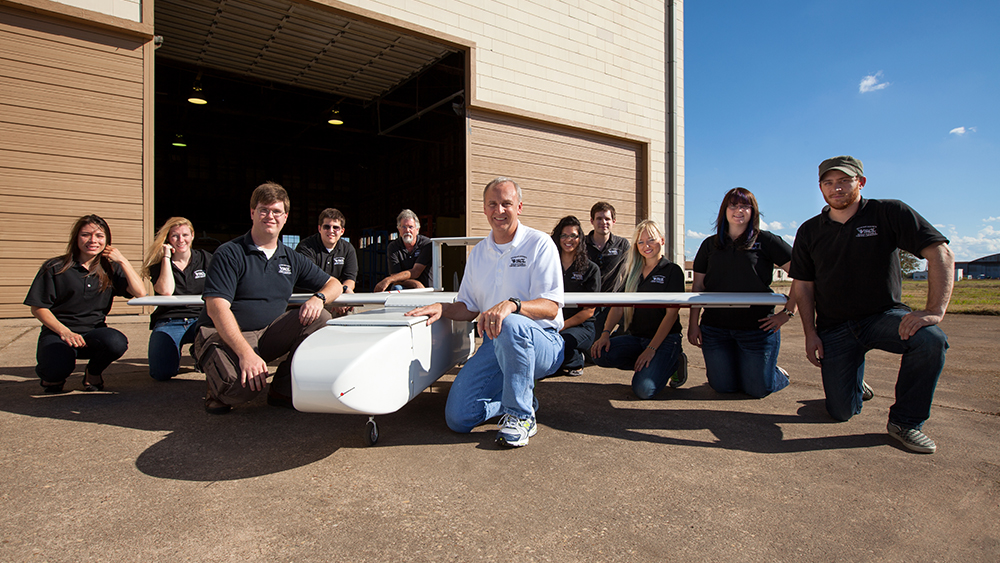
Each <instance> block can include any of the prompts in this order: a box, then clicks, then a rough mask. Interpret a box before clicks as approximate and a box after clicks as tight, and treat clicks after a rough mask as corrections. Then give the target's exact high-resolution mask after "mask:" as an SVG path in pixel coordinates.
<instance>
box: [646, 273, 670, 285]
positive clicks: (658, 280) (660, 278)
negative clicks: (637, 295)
mask: <svg viewBox="0 0 1000 563" xmlns="http://www.w3.org/2000/svg"><path fill="white" fill-rule="evenodd" d="M666 281H667V278H665V277H664V276H661V275H655V276H653V277H652V278H650V279H649V283H658V284H660V285H663V284H664V283H666Z"/></svg>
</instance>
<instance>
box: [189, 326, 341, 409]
mask: <svg viewBox="0 0 1000 563" xmlns="http://www.w3.org/2000/svg"><path fill="white" fill-rule="evenodd" d="M330 318H331V317H330V313H329V312H328V311H326V310H323V312H322V313H321V314H320V316H319V318H318V319H316V320H315V321H314V322H313V323H312V324H310V325H308V326H302V323H300V322H299V311H298V310H294V311H287V312H285V313H284V314H283V315H281V316H280V317H278V318H277V319H275V320H274V322H272V323H271V324H270V325H268V326H267V327H265V328H263V329H261V330H247V331H243V332H242V333H241V334H243V338H245V339H246V340H247V342H248V343H249V344H250V346H252V347H253V349H254V350H255V351H256V352H257V354H258V355H260V357H261V359H263V360H264V361H265V362H271V361H274V360H276V359H278V358H280V357H281V356H283V355H284V354H288V357H287V358H285V359H284V360H283V361H282V362H281V363H280V364H278V369H277V370H276V371H275V373H274V379H272V380H271V385H270V388H269V390H268V393H269V394H272V395H278V396H279V397H282V398H290V397H291V396H292V355H293V354H295V349H296V348H298V347H299V344H302V341H303V340H305V339H306V337H307V336H309V335H310V334H312V333H314V332H316V331H317V330H319V329H321V328H323V327H324V326H325V325H326V321H328V320H330ZM193 349H194V357H195V360H196V361H197V362H198V365H200V366H201V370H202V371H203V372H205V379H206V380H207V381H208V392H209V394H210V395H211V397H212V398H215V399H217V400H219V401H222V402H223V403H225V404H227V405H230V406H235V405H241V404H243V403H247V402H249V401H252V400H253V399H254V398H255V397H256V396H257V394H258V393H260V391H254V390H253V389H251V388H250V387H249V386H247V387H244V386H243V384H242V383H240V359H239V357H238V356H237V355H236V352H234V351H233V350H232V349H231V348H230V347H229V346H227V345H226V343H225V342H223V341H222V337H221V336H219V333H218V331H216V330H215V328H212V327H207V326H203V327H201V328H199V329H198V335H197V336H195V339H194V347H193Z"/></svg>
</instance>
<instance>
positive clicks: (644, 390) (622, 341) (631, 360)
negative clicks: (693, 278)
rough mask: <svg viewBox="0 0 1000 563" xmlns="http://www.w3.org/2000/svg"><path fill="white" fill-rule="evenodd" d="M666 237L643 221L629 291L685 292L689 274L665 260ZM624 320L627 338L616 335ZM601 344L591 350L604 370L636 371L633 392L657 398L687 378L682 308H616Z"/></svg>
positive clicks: (628, 270) (628, 267)
mask: <svg viewBox="0 0 1000 563" xmlns="http://www.w3.org/2000/svg"><path fill="white" fill-rule="evenodd" d="M663 245H664V240H663V234H662V233H661V231H660V228H659V227H658V226H657V225H656V222H655V221H651V220H648V219H647V220H645V221H642V222H641V223H639V224H638V225H637V226H636V228H635V233H634V234H633V235H632V247H631V250H629V254H628V261H627V262H626V264H625V270H624V272H625V275H626V278H625V288H624V291H625V292H626V293H634V292H640V293H644V292H657V293H660V292H683V291H684V271H683V270H681V268H680V266H678V265H677V264H674V263H673V262H671V261H670V260H668V259H667V258H665V257H664V256H663ZM619 321H621V322H622V329H623V331H624V334H621V335H618V336H615V337H611V333H612V331H613V329H614V327H615V325H617V324H618V323H619ZM602 328H603V331H602V332H601V336H600V337H599V338H598V340H597V342H594V345H593V346H592V347H591V349H590V353H591V356H593V358H594V362H595V363H596V364H597V365H599V366H601V367H609V368H617V369H623V370H633V371H634V374H633V376H632V392H634V393H635V394H636V396H637V397H639V398H640V399H651V398H653V397H654V396H656V395H657V394H658V393H659V392H660V391H662V390H663V388H664V387H665V386H666V385H667V383H668V382H669V384H670V386H671V387H680V386H681V385H683V384H684V382H685V381H686V380H687V366H686V365H684V363H685V362H684V357H683V354H682V352H681V323H680V320H679V319H678V309H676V308H673V307H671V308H665V307H655V308H652V307H651V308H634V307H612V308H611V310H610V311H609V312H608V318H607V320H605V322H604V326H603V327H602Z"/></svg>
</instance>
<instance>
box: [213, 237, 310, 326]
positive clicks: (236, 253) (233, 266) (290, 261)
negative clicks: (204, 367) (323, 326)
mask: <svg viewBox="0 0 1000 563" xmlns="http://www.w3.org/2000/svg"><path fill="white" fill-rule="evenodd" d="M329 279H330V276H329V274H327V273H326V272H324V271H322V270H320V269H319V268H318V267H316V264H313V263H312V262H310V261H309V259H308V258H306V257H305V256H303V255H301V254H299V253H298V252H295V251H293V250H292V249H290V248H288V247H287V246H285V245H284V244H281V241H280V240H279V241H278V248H277V249H275V251H274V254H273V255H272V256H271V259H270V260H269V259H268V258H267V255H265V254H264V252H262V251H261V250H260V249H258V248H257V245H255V244H254V242H253V238H252V237H251V236H250V233H249V232H247V234H245V235H243V236H241V237H239V238H235V239H233V240H231V241H229V242H227V243H225V244H223V245H222V246H220V247H219V248H218V249H217V250H216V251H215V256H213V257H212V263H211V264H210V265H209V266H208V277H207V278H206V279H205V291H204V292H203V293H202V296H204V297H206V298H208V297H221V298H223V299H225V300H226V301H229V302H230V303H231V304H232V307H231V310H232V312H233V316H235V317H236V322H237V323H239V325H240V330H244V331H246V330H260V329H262V328H265V327H266V326H267V325H269V324H271V322H272V321H274V319H276V318H278V316H279V315H281V314H282V313H284V312H285V309H286V307H287V306H288V298H289V297H291V295H292V288H294V287H295V286H301V287H305V288H307V289H308V290H309V291H318V290H319V289H320V288H322V287H323V286H324V285H325V284H326V282H327V281H328V280H329ZM199 323H200V324H203V325H206V326H213V324H212V319H211V318H210V317H209V316H208V313H207V312H205V311H202V314H201V317H200V318H199Z"/></svg>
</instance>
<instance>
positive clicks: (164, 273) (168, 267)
mask: <svg viewBox="0 0 1000 563" xmlns="http://www.w3.org/2000/svg"><path fill="white" fill-rule="evenodd" d="M172 250H173V247H171V246H170V245H169V244H164V245H163V258H162V259H161V260H160V275H159V276H157V278H156V283H154V284H153V290H154V291H156V293H158V294H160V295H173V294H174V289H175V285H174V267H173V265H172V264H171V263H170V258H171V251H172Z"/></svg>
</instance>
